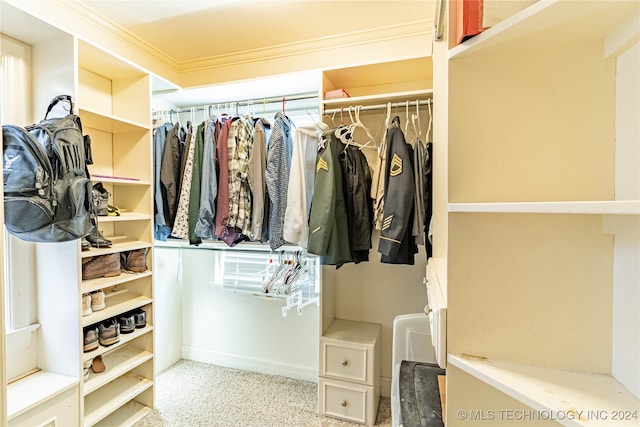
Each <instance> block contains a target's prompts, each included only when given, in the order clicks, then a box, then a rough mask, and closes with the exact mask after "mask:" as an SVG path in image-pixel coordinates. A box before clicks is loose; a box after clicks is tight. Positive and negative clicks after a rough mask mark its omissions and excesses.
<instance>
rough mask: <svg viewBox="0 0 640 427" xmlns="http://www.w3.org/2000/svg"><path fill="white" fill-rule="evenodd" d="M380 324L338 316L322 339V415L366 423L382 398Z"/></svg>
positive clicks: (372, 418)
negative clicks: (343, 318) (344, 318)
mask: <svg viewBox="0 0 640 427" xmlns="http://www.w3.org/2000/svg"><path fill="white" fill-rule="evenodd" d="M379 355H380V325H378V324H374V323H365V322H355V321H349V320H342V319H335V320H334V321H333V323H331V325H330V326H329V328H328V329H327V331H326V332H325V333H324V335H323V336H322V337H321V338H320V369H319V375H320V380H319V387H318V392H319V408H320V413H321V415H326V416H330V417H335V418H341V419H345V420H348V421H351V422H357V423H361V424H366V425H373V424H375V422H376V415H377V412H378V401H379V398H380V383H379V376H380V356H379Z"/></svg>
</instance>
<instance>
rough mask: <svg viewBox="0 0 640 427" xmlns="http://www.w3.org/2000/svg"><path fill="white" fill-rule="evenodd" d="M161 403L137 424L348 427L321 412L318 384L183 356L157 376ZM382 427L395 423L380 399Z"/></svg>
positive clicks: (379, 422) (168, 426) (387, 403)
mask: <svg viewBox="0 0 640 427" xmlns="http://www.w3.org/2000/svg"><path fill="white" fill-rule="evenodd" d="M155 393H156V408H155V409H154V410H153V411H151V412H150V413H149V414H148V415H147V416H146V417H144V418H143V419H141V420H140V421H138V422H137V423H136V424H134V427H160V426H162V427H200V426H202V427H205V426H206V427H218V426H220V427H222V426H224V427H232V426H239V427H240V426H241V427H306V426H309V427H348V426H357V425H359V424H354V423H350V422H346V421H342V420H338V419H335V418H329V417H322V416H320V415H318V385H317V384H316V383H313V382H309V381H299V380H294V379H291V378H287V377H282V376H276V375H264V374H258V373H255V372H248V371H242V370H238V369H230V368H225V367H221V366H216V365H210V364H206V363H200V362H193V361H189V360H180V361H179V362H177V363H176V364H175V365H173V366H171V367H170V368H169V369H167V370H165V371H164V372H162V373H160V374H159V375H158V376H157V377H156V385H155ZM376 426H384V427H390V426H391V409H390V400H389V398H385V397H382V398H380V404H379V405H378V418H377V424H376Z"/></svg>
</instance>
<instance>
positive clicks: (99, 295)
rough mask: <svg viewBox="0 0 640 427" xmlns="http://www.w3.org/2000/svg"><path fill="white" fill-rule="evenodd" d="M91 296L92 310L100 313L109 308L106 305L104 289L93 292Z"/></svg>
mask: <svg viewBox="0 0 640 427" xmlns="http://www.w3.org/2000/svg"><path fill="white" fill-rule="evenodd" d="M89 295H90V296H91V310H93V311H100V310H103V309H104V308H105V307H106V306H107V304H105V294H104V291H103V290H102V289H98V290H97V291H95V292H91V294H89Z"/></svg>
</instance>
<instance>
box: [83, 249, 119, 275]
mask: <svg viewBox="0 0 640 427" xmlns="http://www.w3.org/2000/svg"><path fill="white" fill-rule="evenodd" d="M119 275H120V254H119V253H114V254H107V255H100V256H96V257H93V258H91V259H90V260H89V261H87V262H85V263H84V264H82V280H89V279H95V278H97V277H115V276H119Z"/></svg>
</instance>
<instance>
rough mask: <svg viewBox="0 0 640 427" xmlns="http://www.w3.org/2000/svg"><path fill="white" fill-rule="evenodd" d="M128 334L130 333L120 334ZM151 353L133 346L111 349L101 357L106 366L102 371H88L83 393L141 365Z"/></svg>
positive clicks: (151, 355) (86, 393) (97, 387)
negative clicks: (97, 372)
mask: <svg viewBox="0 0 640 427" xmlns="http://www.w3.org/2000/svg"><path fill="white" fill-rule="evenodd" d="M123 335H130V334H121V335H120V336H121V337H122V336H123ZM152 358H153V354H151V353H149V352H148V351H145V350H142V349H139V348H136V347H133V346H130V345H129V346H124V347H121V348H118V349H117V351H111V352H110V353H108V354H105V355H104V356H103V358H102V360H103V361H104V365H105V367H106V369H105V371H104V372H101V373H99V374H96V373H94V372H93V371H90V373H89V379H88V380H87V381H85V382H84V389H83V393H84V395H85V396H86V395H88V394H90V393H93V392H94V391H96V390H98V389H100V388H101V387H103V386H105V385H107V384H109V383H110V382H111V381H113V380H115V379H116V378H118V377H119V376H121V375H124V374H126V373H127V372H129V371H131V370H132V369H133V368H135V367H137V366H140V365H142V364H143V363H144V362H146V361H147V360H151V359H152Z"/></svg>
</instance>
